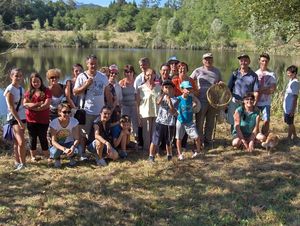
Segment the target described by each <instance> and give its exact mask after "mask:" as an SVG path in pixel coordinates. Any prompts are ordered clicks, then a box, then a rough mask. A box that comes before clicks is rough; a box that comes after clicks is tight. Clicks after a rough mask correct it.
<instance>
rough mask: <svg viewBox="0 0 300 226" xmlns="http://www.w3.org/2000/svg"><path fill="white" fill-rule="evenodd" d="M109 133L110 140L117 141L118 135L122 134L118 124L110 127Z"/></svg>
mask: <svg viewBox="0 0 300 226" xmlns="http://www.w3.org/2000/svg"><path fill="white" fill-rule="evenodd" d="M110 131H111V135H112V138H113V139H118V137H119V136H120V134H121V132H122V127H121V126H120V124H117V125H115V126H113V127H111V128H110Z"/></svg>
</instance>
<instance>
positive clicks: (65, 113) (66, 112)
mask: <svg viewBox="0 0 300 226" xmlns="http://www.w3.org/2000/svg"><path fill="white" fill-rule="evenodd" d="M61 113H63V114H64V115H67V114H71V111H62V112H61Z"/></svg>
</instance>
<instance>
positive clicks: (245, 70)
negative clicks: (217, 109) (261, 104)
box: [228, 54, 259, 131]
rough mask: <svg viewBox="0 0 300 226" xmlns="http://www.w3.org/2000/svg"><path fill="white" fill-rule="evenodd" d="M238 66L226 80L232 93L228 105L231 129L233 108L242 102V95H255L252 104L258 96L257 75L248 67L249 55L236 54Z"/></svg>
mask: <svg viewBox="0 0 300 226" xmlns="http://www.w3.org/2000/svg"><path fill="white" fill-rule="evenodd" d="M238 60H239V64H240V67H239V68H238V69H237V70H235V71H233V72H232V75H231V77H230V79H229V82H228V87H229V89H230V91H231V93H232V101H231V102H230V104H229V106H228V121H229V123H230V125H231V131H233V126H234V120H233V114H234V112H235V109H236V108H237V107H238V106H240V105H241V104H242V101H243V97H244V96H245V95H246V94H247V93H250V92H253V94H254V96H255V101H254V105H256V103H257V98H258V91H259V90H258V77H257V74H256V73H255V72H254V71H252V69H251V68H250V67H249V65H250V62H251V60H250V57H249V56H248V55H247V54H241V55H240V56H238Z"/></svg>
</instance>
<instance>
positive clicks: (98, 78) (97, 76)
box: [73, 55, 108, 150]
mask: <svg viewBox="0 0 300 226" xmlns="http://www.w3.org/2000/svg"><path fill="white" fill-rule="evenodd" d="M86 66H87V70H86V71H85V72H83V73H81V74H79V75H78V77H77V78H76V81H75V85H74V90H73V93H74V94H75V95H78V96H80V107H82V108H83V109H84V110H85V111H86V121H85V125H82V126H81V132H82V139H81V145H82V147H83V150H85V146H86V141H87V139H88V137H89V135H90V132H91V129H92V125H93V122H94V120H95V119H96V118H97V116H99V114H100V111H101V109H102V108H103V106H104V89H105V87H106V86H107V85H108V79H107V76H105V75H104V74H102V73H100V72H99V71H97V68H98V67H97V57H96V56H94V55H90V56H88V57H87V58H86Z"/></svg>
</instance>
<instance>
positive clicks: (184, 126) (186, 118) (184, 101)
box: [176, 81, 201, 160]
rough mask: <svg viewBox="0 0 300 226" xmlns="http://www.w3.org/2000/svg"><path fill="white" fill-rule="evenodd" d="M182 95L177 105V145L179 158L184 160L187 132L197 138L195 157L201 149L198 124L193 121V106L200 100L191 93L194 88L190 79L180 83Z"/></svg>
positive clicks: (198, 103)
mask: <svg viewBox="0 0 300 226" xmlns="http://www.w3.org/2000/svg"><path fill="white" fill-rule="evenodd" d="M180 89H181V91H182V95H181V96H178V97H177V99H178V107H177V112H178V116H177V122H176V146H177V152H178V159H179V160H183V155H182V150H181V149H182V147H181V140H182V138H183V136H184V133H185V132H186V133H187V135H188V136H189V137H191V138H192V139H194V140H195V142H196V146H197V151H196V152H194V154H193V158H194V157H196V156H197V155H198V153H197V152H200V151H201V141H200V137H199V134H198V132H197V129H196V125H195V123H194V122H193V107H195V106H196V105H200V102H199V100H198V99H197V98H196V97H195V96H194V95H191V94H190V92H191V90H192V89H193V87H192V85H191V83H190V82H189V81H183V82H182V83H181V84H180Z"/></svg>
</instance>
